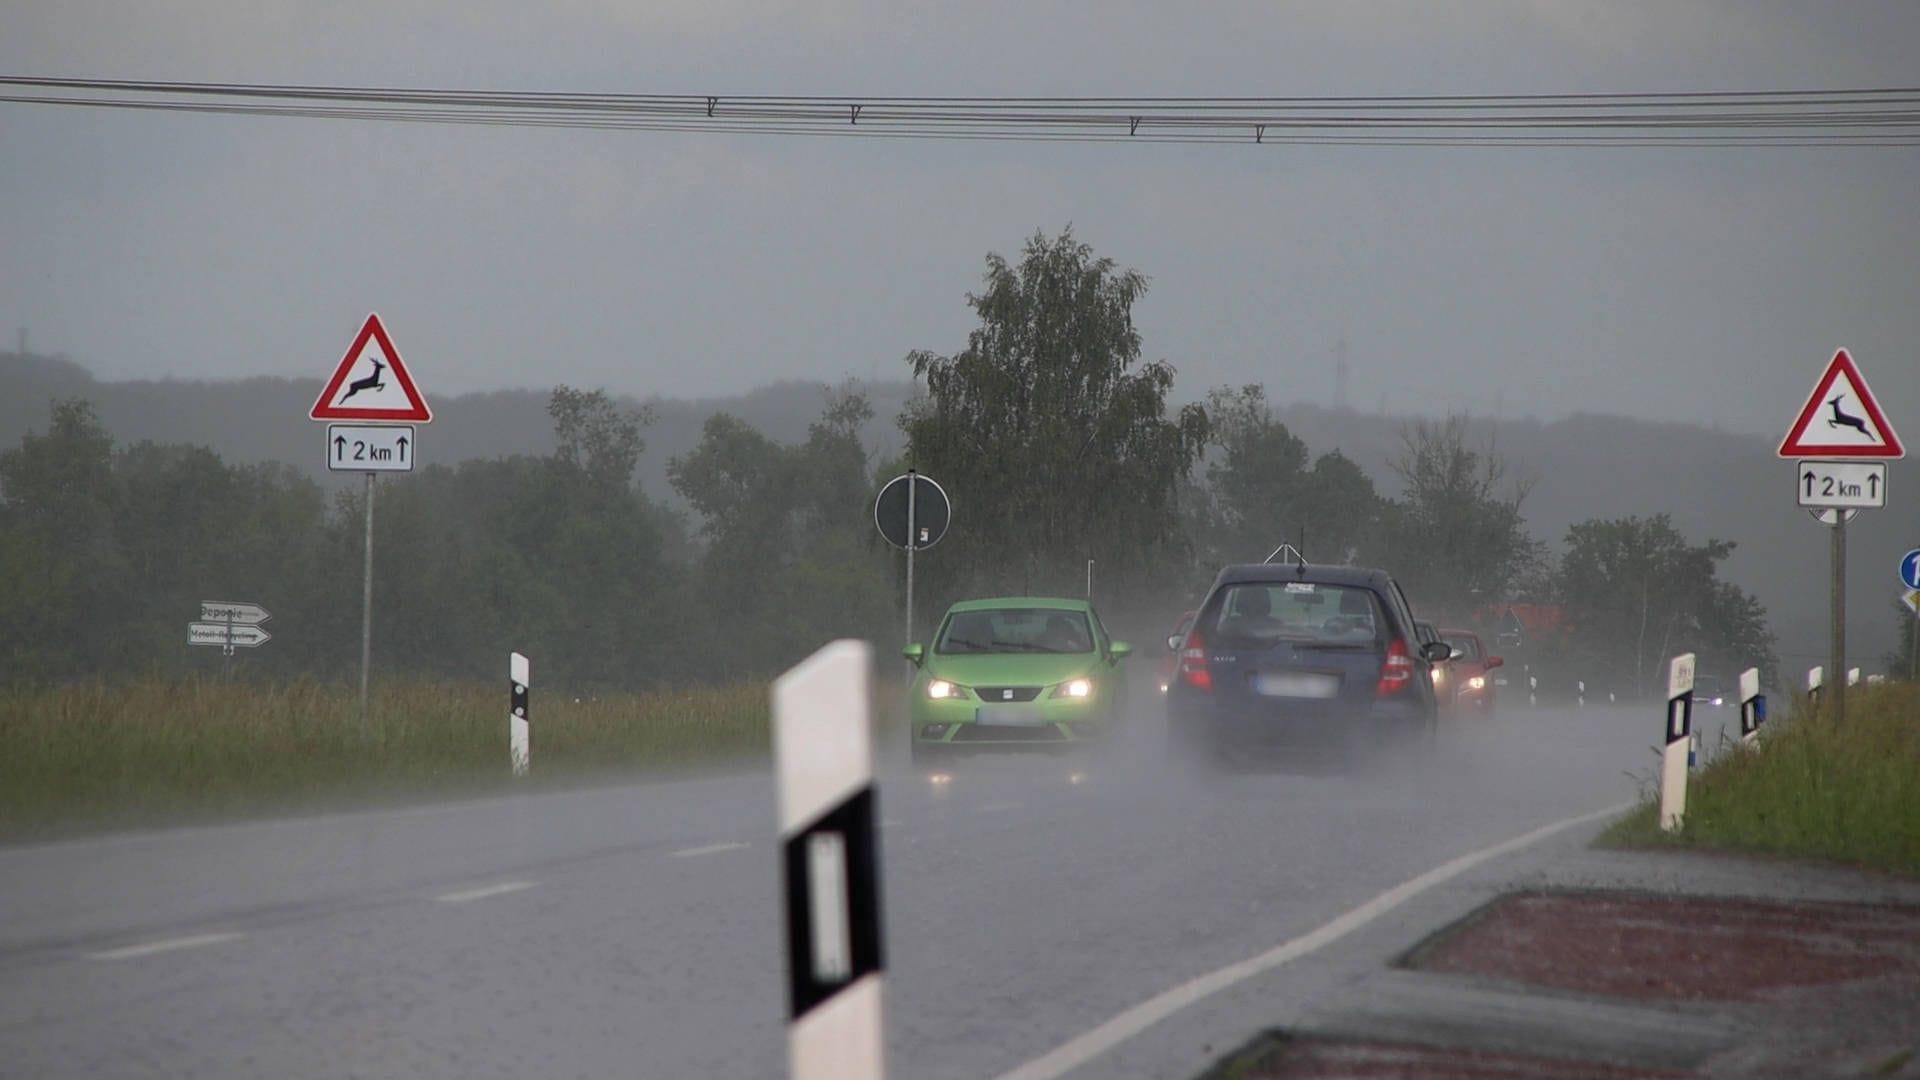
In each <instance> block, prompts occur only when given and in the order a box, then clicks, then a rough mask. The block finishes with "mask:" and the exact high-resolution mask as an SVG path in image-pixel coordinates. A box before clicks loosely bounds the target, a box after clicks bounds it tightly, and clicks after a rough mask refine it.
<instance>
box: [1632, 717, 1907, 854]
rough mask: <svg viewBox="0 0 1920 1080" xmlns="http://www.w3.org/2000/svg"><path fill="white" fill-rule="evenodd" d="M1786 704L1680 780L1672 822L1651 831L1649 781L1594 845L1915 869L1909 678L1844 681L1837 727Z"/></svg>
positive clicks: (1653, 813) (1655, 815)
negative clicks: (1676, 823)
mask: <svg viewBox="0 0 1920 1080" xmlns="http://www.w3.org/2000/svg"><path fill="white" fill-rule="evenodd" d="M1794 705H1795V707H1794V710H1793V716H1794V717H1795V719H1793V720H1791V721H1788V722H1785V723H1780V722H1774V723H1770V724H1769V725H1768V726H1767V727H1765V728H1762V735H1761V745H1760V746H1759V747H1758V748H1757V749H1741V748H1737V747H1736V748H1733V749H1730V750H1729V751H1728V752H1726V753H1724V754H1722V755H1720V756H1719V757H1718V758H1717V759H1716V760H1715V761H1714V762H1713V763H1711V764H1709V765H1708V766H1706V767H1705V768H1703V769H1700V770H1699V771H1697V772H1695V773H1694V774H1693V776H1692V777H1690V778H1689V781H1688V784H1687V811H1686V816H1685V818H1684V819H1683V821H1682V825H1681V828H1680V829H1679V831H1677V832H1674V833H1666V832H1662V831H1661V830H1660V826H1659V820H1658V819H1659V792H1658V790H1657V788H1656V790H1654V791H1653V792H1652V794H1651V797H1650V798H1649V799H1648V800H1647V801H1646V802H1644V803H1642V804H1641V805H1640V806H1639V807H1637V808H1636V809H1635V810H1634V811H1633V812H1632V813H1631V814H1629V815H1627V817H1625V818H1624V819H1622V820H1620V821H1618V822H1616V823H1615V824H1614V825H1613V826H1612V827H1611V828H1609V829H1608V830H1607V831H1606V832H1605V833H1603V834H1602V835H1601V837H1600V843H1601V844H1602V845H1606V846H1613V847H1661V848H1698V849H1713V850H1723V851H1739V852H1749V853H1755V854H1765V855H1779V856H1786V857H1790V858H1802V859H1821V860H1828V861H1833V862H1840V863H1847V864H1851V865H1857V866H1865V867H1872V868H1875V869H1880V870H1890V871H1894V872H1896V873H1902V874H1920V684H1914V683H1888V684H1884V685H1880V686H1872V687H1856V688H1854V690H1853V691H1852V692H1851V693H1849V694H1848V695H1847V722H1846V725H1845V726H1844V727H1835V726H1834V724H1833V720H1832V716H1831V715H1830V713H1829V712H1827V711H1825V710H1814V709H1810V708H1809V707H1808V705H1807V702H1806V701H1805V700H1799V701H1796V702H1795V703H1794ZM1656 784H1657V781H1656Z"/></svg>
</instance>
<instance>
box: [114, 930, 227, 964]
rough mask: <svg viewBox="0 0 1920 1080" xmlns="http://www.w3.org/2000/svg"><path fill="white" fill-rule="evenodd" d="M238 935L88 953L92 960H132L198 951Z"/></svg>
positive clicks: (179, 939) (200, 936)
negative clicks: (170, 953)
mask: <svg viewBox="0 0 1920 1080" xmlns="http://www.w3.org/2000/svg"><path fill="white" fill-rule="evenodd" d="M238 937H240V935H239V934H194V935H193V936H191V937H177V938H166V939H163V940H161V941H149V942H145V943H143V944H140V945H127V946H124V947H122V948H118V949H106V950H103V951H101V952H95V953H88V954H87V956H88V957H89V958H91V959H94V960H132V959H135V958H137V957H142V956H152V955H154V954H155V953H166V952H176V951H178V950H180V949H198V948H200V947H202V946H205V945H218V944H220V943H221V942H223V941H233V940H235V939H236V938H238Z"/></svg>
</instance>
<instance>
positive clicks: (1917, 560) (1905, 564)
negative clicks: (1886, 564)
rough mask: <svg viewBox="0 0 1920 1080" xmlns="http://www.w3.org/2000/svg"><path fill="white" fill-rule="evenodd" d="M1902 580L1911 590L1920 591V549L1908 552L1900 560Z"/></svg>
mask: <svg viewBox="0 0 1920 1080" xmlns="http://www.w3.org/2000/svg"><path fill="white" fill-rule="evenodd" d="M1900 580H1901V581H1903V582H1905V583H1906V586H1907V588H1909V589H1920V548H1914V549H1913V550H1912V551H1909V552H1907V554H1906V557H1905V558H1903V559H1901V560H1900Z"/></svg>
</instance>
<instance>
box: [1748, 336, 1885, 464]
mask: <svg viewBox="0 0 1920 1080" xmlns="http://www.w3.org/2000/svg"><path fill="white" fill-rule="evenodd" d="M1775 453H1776V454H1778V455H1779V456H1780V457H1783V458H1802V457H1814V458H1836V457H1837V458H1902V457H1906V456H1907V451H1906V448H1905V447H1903V446H1901V445H1900V436H1899V435H1897V434H1895V433H1894V430H1893V425H1892V424H1889V423H1887V417H1886V414H1885V413H1883V412H1881V411H1880V403H1879V402H1878V401H1875V400H1874V397H1873V391H1872V390H1869V389H1868V388H1867V380H1866V379H1865V378H1863V377H1862V376H1861V374H1860V369H1859V368H1857V367H1855V366H1854V364H1853V357H1851V356H1848V355H1847V350H1845V349H1841V350H1840V351H1839V352H1836V353H1834V354H1833V360H1832V361H1831V362H1829V363H1828V364H1827V370H1826V371H1825V372H1824V373H1822V374H1821V376H1820V381H1819V382H1816V383H1814V384H1813V393H1811V394H1809V395H1807V403H1806V404H1805V405H1802V406H1801V407H1800V415H1799V417H1797V418H1796V419H1795V420H1794V422H1793V426H1792V427H1790V428H1788V429H1787V437H1786V438H1784V439H1782V440H1780V449H1779V450H1777V451H1775Z"/></svg>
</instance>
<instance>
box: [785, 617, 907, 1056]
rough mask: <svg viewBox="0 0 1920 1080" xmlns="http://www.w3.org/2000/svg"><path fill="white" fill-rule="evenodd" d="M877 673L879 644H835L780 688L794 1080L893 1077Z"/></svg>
mask: <svg viewBox="0 0 1920 1080" xmlns="http://www.w3.org/2000/svg"><path fill="white" fill-rule="evenodd" d="M872 665H873V649H872V646H870V645H868V644H867V643H866V642H864V641H836V642H834V643H833V644H831V645H828V646H827V647H826V648H823V649H821V650H820V651H819V652H817V653H814V654H813V655H812V656H811V657H809V658H807V659H806V660H805V661H803V662H802V663H801V664H800V665H799V666H798V667H795V668H793V669H792V670H791V671H788V672H787V673H786V674H785V675H782V676H781V677H780V678H779V679H778V680H777V681H776V682H775V683H774V684H773V750H774V765H775V769H776V771H777V773H778V774H779V787H780V835H781V837H782V842H781V848H782V852H781V865H782V879H783V881H784V884H785V893H786V913H787V979H788V984H787V985H788V1013H787V1016H788V1022H787V1060H788V1070H789V1075H790V1076H792V1077H795V1078H796V1080H877V1078H878V1077H881V1076H884V1075H885V1071H886V1055H885V1050H886V1038H885V1030H886V1029H885V1024H884V1020H883V1016H882V1007H881V1006H882V1002H881V987H882V970H883V966H884V965H883V961H882V957H881V939H882V933H881V925H880V848H879V839H878V834H877V830H876V828H875V810H874V783H873V735H872V723H871V710H872V698H873V694H872V687H871V685H870V681H869V680H870V677H871V675H870V673H871V671H872Z"/></svg>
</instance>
